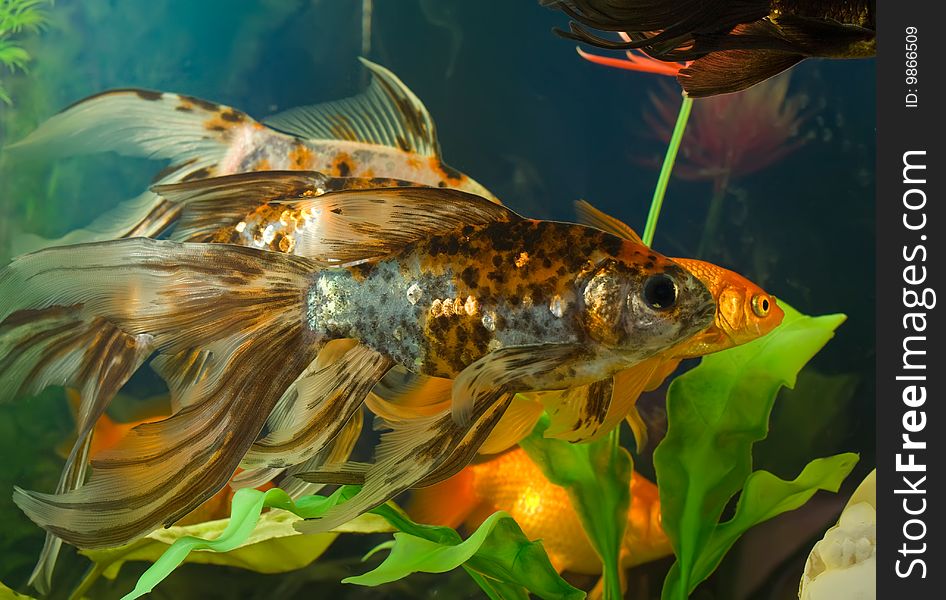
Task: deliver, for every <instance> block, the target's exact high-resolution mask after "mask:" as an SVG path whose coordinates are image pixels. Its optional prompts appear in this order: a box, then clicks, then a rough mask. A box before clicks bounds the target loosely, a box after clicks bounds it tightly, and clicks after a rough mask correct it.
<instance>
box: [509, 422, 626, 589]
mask: <svg viewBox="0 0 946 600" xmlns="http://www.w3.org/2000/svg"><path fill="white" fill-rule="evenodd" d="M548 426H549V417H548V415H547V414H545V415H543V416H542V418H541V419H539V422H538V423H537V424H536V426H535V429H533V430H532V433H531V434H529V436H527V437H526V438H525V439H524V440H522V441H521V442H520V446H522V448H523V450H525V451H526V453H527V454H528V455H529V458H531V459H532V461H533V462H535V464H536V465H538V466H539V468H540V469H542V472H543V473H544V474H545V476H546V478H548V480H549V481H551V482H552V483H554V484H556V485H559V486H561V487H563V488H565V490H566V491H567V492H568V497H569V499H570V500H571V502H572V505H573V506H574V507H575V512H577V513H578V517H579V519H580V520H581V524H582V527H583V528H584V530H585V533H586V534H587V535H588V539H589V540H590V541H591V545H592V547H594V549H595V552H597V553H598V556H599V558H601V563H602V565H603V567H604V568H603V572H604V590H605V592H604V595H605V598H606V600H609V599H611V598H620V597H621V595H622V593H621V584H620V578H621V567H620V556H621V545H622V542H623V540H624V530H625V529H626V528H627V511H628V509H629V507H630V503H631V493H630V480H631V472H632V471H633V468H634V465H633V461H632V460H631V455H630V454H629V453H628V452H627V450H625V449H624V448H621V447H620V445H618V443H617V434H618V430H617V429H615V430H614V431H613V432H612V433H611V434H610V435H609V436H607V437H605V438H602V439H600V440H598V441H595V442H591V443H588V444H571V443H568V442H565V441H563V440H558V439H550V438H546V437H544V433H545V430H546V429H548Z"/></svg>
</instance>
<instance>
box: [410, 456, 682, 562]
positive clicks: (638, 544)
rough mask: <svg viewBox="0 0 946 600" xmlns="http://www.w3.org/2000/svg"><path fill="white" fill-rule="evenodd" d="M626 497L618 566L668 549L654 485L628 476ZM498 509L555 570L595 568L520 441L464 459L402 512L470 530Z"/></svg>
mask: <svg viewBox="0 0 946 600" xmlns="http://www.w3.org/2000/svg"><path fill="white" fill-rule="evenodd" d="M630 487H631V494H632V498H633V500H632V502H631V506H630V508H629V510H628V513H627V528H626V529H625V531H624V541H623V544H622V547H621V566H622V567H624V568H629V567H633V566H636V565H640V564H643V563H646V562H649V561H652V560H656V559H658V558H662V557H664V556H668V555H670V553H671V547H670V540H669V539H668V538H667V534H666V533H665V532H664V530H663V527H662V526H661V521H660V497H659V494H658V492H657V486H655V485H654V484H653V483H651V482H650V481H649V480H648V479H647V478H645V477H644V476H642V475H640V474H639V473H636V472H635V473H633V474H632V476H631V483H630ZM497 510H503V511H506V512H507V513H509V514H510V515H512V517H513V518H514V519H515V520H516V523H518V524H519V527H521V528H522V531H523V532H524V533H525V534H526V536H527V537H528V538H529V539H530V540H535V539H539V540H542V547H543V548H545V551H546V553H547V554H548V555H549V559H550V560H551V561H552V565H553V566H554V567H555V568H556V570H558V571H559V572H561V571H570V572H573V573H583V574H589V575H596V574H600V573H601V559H600V558H598V555H597V553H595V551H594V548H593V547H592V545H591V541H590V540H589V539H588V536H587V534H586V533H585V531H584V528H583V527H582V525H581V520H580V518H579V517H578V513H577V512H575V508H574V506H572V503H571V500H570V499H569V498H568V493H567V492H566V491H565V489H564V488H562V487H561V486H557V485H555V484H553V483H551V482H550V481H549V480H548V479H546V478H545V475H544V474H543V473H542V470H541V469H539V467H538V466H536V465H535V463H533V462H532V460H531V459H530V458H529V456H528V455H527V454H526V452H525V451H524V450H522V448H515V449H514V450H510V451H509V452H506V453H504V454H501V455H499V456H497V457H495V458H492V459H490V460H488V461H484V462H479V463H476V464H472V465H470V466H468V467H466V468H465V469H463V470H462V471H460V473H458V474H457V475H455V476H453V477H451V478H450V479H448V480H446V481H443V482H441V483H438V484H436V485H433V486H430V487H426V488H421V489H418V490H415V491H414V492H413V496H412V498H411V501H410V502H409V504H408V505H407V512H408V514H409V515H410V516H411V518H413V519H414V520H416V521H418V522H421V523H427V524H431V525H443V526H447V527H457V526H458V525H460V524H461V523H463V524H464V525H465V526H466V527H467V528H469V529H475V528H476V527H478V526H479V525H480V523H482V522H483V520H484V519H485V518H486V517H488V516H489V515H491V514H492V513H494V512H496V511H497Z"/></svg>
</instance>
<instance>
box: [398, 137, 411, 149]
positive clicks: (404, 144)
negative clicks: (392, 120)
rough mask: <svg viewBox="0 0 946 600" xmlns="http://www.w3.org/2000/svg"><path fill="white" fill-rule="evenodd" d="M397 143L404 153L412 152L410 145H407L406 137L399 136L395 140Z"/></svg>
mask: <svg viewBox="0 0 946 600" xmlns="http://www.w3.org/2000/svg"><path fill="white" fill-rule="evenodd" d="M395 141H396V142H397V147H398V148H400V149H401V150H403V151H404V152H410V150H411V147H410V145H409V144H408V143H407V140H405V139H404V136H402V135H398V136H397V137H396V138H395Z"/></svg>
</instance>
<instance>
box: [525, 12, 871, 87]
mask: <svg viewBox="0 0 946 600" xmlns="http://www.w3.org/2000/svg"><path fill="white" fill-rule="evenodd" d="M541 4H543V5H545V6H549V7H551V8H555V9H558V10H561V11H562V12H564V13H566V14H567V15H568V16H570V17H571V18H572V19H574V22H572V23H571V24H570V31H568V32H564V31H560V30H559V31H558V33H559V34H560V35H562V36H563V37H567V38H571V39H574V40H578V41H580V42H584V43H587V44H591V45H593V46H597V47H599V48H606V49H610V50H634V49H636V50H639V51H641V52H642V53H643V54H644V55H646V57H650V58H652V59H657V60H660V61H667V62H671V63H672V62H685V63H687V64H686V65H685V66H683V65H676V66H675V68H676V69H678V73H677V80H678V81H679V82H680V85H681V86H682V87H683V90H684V92H686V94H687V95H688V96H691V97H695V98H696V97H702V96H713V95H716V94H725V93H730V92H737V91H740V90H743V89H746V88H748V87H750V86H753V85H755V84H757V83H759V82H761V81H765V80H766V79H768V78H769V77H773V76H775V75H777V74H779V73H781V72H782V71H784V70H786V69H789V68H791V67H792V66H794V65H796V64H797V63H799V62H801V61H802V60H804V59H806V58H867V57H871V56H874V54H875V52H876V46H877V43H876V17H875V12H876V7H875V2H874V1H873V0H826V1H822V2H810V1H806V0H746V1H743V2H726V1H724V0H715V1H712V2H706V1H702V0H541ZM588 28H591V29H597V30H600V31H614V32H620V33H621V34H622V36H621V37H622V39H621V40H610V39H607V38H604V37H601V36H600V35H597V34H595V33H592V32H591V31H589V29H588ZM629 62H633V61H629ZM644 62H645V63H647V59H644ZM681 67H682V68H681ZM629 68H633V67H629Z"/></svg>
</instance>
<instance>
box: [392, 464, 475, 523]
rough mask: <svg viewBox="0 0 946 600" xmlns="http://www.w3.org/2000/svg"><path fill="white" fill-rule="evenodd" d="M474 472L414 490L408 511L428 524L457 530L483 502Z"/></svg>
mask: <svg viewBox="0 0 946 600" xmlns="http://www.w3.org/2000/svg"><path fill="white" fill-rule="evenodd" d="M475 477H476V475H475V473H474V472H473V469H472V468H470V467H466V468H465V469H463V470H462V471H460V472H459V473H457V474H456V475H454V476H453V477H451V478H449V479H446V480H444V481H441V482H440V483H437V484H434V485H431V486H428V487H425V488H419V489H416V490H414V491H413V492H412V493H411V499H410V501H409V502H408V503H407V505H406V506H405V511H406V512H407V514H408V515H410V517H411V519H413V520H414V521H416V522H417V523H424V524H425V525H441V526H443V527H453V528H454V529H455V528H457V527H458V526H459V525H460V524H461V523H463V521H464V520H466V518H467V517H468V516H470V514H471V513H472V512H473V511H474V510H476V508H477V507H478V506H479V505H480V504H481V503H482V500H481V499H480V498H479V497H477V495H476V489H475V488H474V483H475Z"/></svg>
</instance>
